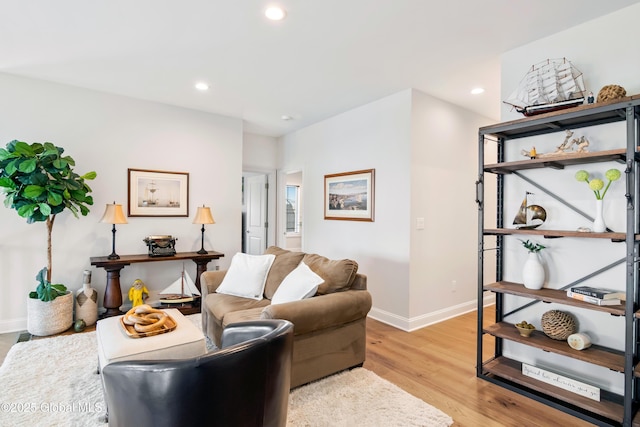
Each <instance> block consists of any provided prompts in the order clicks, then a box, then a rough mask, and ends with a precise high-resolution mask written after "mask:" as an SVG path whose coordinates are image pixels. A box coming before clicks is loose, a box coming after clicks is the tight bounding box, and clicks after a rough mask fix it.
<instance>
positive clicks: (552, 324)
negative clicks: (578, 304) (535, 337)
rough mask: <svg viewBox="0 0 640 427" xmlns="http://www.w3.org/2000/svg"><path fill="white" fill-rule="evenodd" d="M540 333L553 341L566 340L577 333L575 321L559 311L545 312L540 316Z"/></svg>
mask: <svg viewBox="0 0 640 427" xmlns="http://www.w3.org/2000/svg"><path fill="white" fill-rule="evenodd" d="M541 323H542V332H544V333H545V335H546V336H548V337H549V338H552V339H554V340H566V339H567V338H569V335H571V334H575V333H576V332H577V331H578V326H577V325H576V320H575V319H574V318H573V316H572V315H571V314H569V313H565V312H564V311H560V310H551V311H547V312H546V313H544V314H543V315H542V322H541Z"/></svg>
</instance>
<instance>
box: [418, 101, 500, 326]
mask: <svg viewBox="0 0 640 427" xmlns="http://www.w3.org/2000/svg"><path fill="white" fill-rule="evenodd" d="M412 101H413V104H412V121H411V125H412V143H411V147H412V148H411V223H410V233H411V273H410V281H411V292H410V293H411V299H410V318H411V325H410V329H415V328H417V327H421V326H425V325H427V324H430V323H433V322H436V321H441V320H443V318H445V317H451V316H454V315H457V314H460V313H463V312H466V311H469V310H473V309H475V308H476V305H475V304H476V298H477V293H476V292H477V291H476V283H477V275H476V272H477V269H476V266H475V262H476V259H477V243H476V238H475V237H476V235H477V212H478V211H477V206H476V203H475V187H474V182H475V181H476V180H477V178H478V174H477V171H478V160H477V159H478V156H477V149H476V147H477V143H476V141H477V140H478V128H479V127H480V126H484V125H487V124H488V123H491V122H492V121H491V119H489V118H487V117H482V116H478V115H477V114H475V113H472V112H470V111H468V110H464V109H462V108H460V107H458V106H455V105H453V104H450V103H448V102H445V101H442V100H439V99H437V98H434V97H432V96H429V95H427V94H424V93H422V92H419V91H413V99H412ZM418 218H424V223H425V226H424V229H422V230H420V229H418V224H417V221H418Z"/></svg>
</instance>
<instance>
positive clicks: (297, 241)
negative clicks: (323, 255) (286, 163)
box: [282, 171, 304, 251]
mask: <svg viewBox="0 0 640 427" xmlns="http://www.w3.org/2000/svg"><path fill="white" fill-rule="evenodd" d="M284 178H285V179H284V181H285V182H284V187H285V188H284V196H285V197H284V210H283V212H284V217H285V218H284V239H283V243H282V248H284V249H287V250H290V251H302V234H303V226H302V224H303V214H304V211H303V209H302V207H303V205H304V203H303V195H304V192H303V191H302V172H301V171H297V172H291V173H287V174H285V175H284Z"/></svg>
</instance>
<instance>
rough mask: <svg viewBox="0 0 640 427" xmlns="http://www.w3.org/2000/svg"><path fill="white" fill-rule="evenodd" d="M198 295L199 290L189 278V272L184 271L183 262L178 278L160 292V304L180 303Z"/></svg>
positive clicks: (190, 300) (189, 300) (191, 299)
mask: <svg viewBox="0 0 640 427" xmlns="http://www.w3.org/2000/svg"><path fill="white" fill-rule="evenodd" d="M198 297H200V291H199V290H198V288H197V287H196V285H195V283H193V280H191V277H189V274H187V273H186V272H185V271H184V264H183V265H182V274H181V275H180V278H178V280H176V281H175V282H173V283H172V284H171V285H169V287H168V288H166V289H164V290H163V291H162V292H160V302H161V303H162V304H182V303H185V302H192V301H193V300H194V299H196V298H198Z"/></svg>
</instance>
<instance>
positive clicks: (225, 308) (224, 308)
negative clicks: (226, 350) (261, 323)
mask: <svg viewBox="0 0 640 427" xmlns="http://www.w3.org/2000/svg"><path fill="white" fill-rule="evenodd" d="M202 303H203V304H205V305H206V308H207V310H208V312H209V313H210V314H211V315H212V316H213V317H214V318H215V319H216V320H217V321H218V324H220V325H221V324H222V320H223V319H224V317H225V316H226V315H228V314H229V313H232V312H235V311H242V310H249V309H252V308H259V309H260V310H262V309H263V308H264V307H266V306H268V305H269V300H266V299H262V300H260V301H257V300H254V299H249V298H242V297H236V296H233V295H225V294H209V295H207V296H206V297H205V299H204V300H203V301H202Z"/></svg>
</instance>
